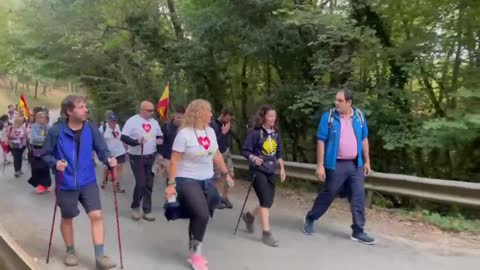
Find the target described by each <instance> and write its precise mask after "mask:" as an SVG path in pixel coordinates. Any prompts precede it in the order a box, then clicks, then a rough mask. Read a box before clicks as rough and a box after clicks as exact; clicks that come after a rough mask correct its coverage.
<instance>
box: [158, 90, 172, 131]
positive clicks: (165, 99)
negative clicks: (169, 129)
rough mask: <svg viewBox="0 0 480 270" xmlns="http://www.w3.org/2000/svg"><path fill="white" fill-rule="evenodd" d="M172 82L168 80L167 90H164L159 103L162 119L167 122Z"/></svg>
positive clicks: (159, 112)
mask: <svg viewBox="0 0 480 270" xmlns="http://www.w3.org/2000/svg"><path fill="white" fill-rule="evenodd" d="M169 88H170V82H167V85H166V86H165V90H163V94H162V97H161V98H160V100H159V101H158V103H157V112H158V114H159V115H160V119H162V121H163V122H167V120H168V104H169V101H170V91H169Z"/></svg>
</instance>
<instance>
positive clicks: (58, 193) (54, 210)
mask: <svg viewBox="0 0 480 270" xmlns="http://www.w3.org/2000/svg"><path fill="white" fill-rule="evenodd" d="M63 162H65V161H63ZM62 180H63V171H59V172H58V181H57V184H56V192H55V205H54V206H53V218H52V227H51V229H50V240H49V241H48V253H47V264H48V263H49V261H50V250H51V248H52V240H53V230H54V228H55V216H56V215H57V206H58V197H59V196H60V187H61V186H62Z"/></svg>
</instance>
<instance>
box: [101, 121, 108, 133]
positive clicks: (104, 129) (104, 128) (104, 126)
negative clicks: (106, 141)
mask: <svg viewBox="0 0 480 270" xmlns="http://www.w3.org/2000/svg"><path fill="white" fill-rule="evenodd" d="M102 129H103V134H105V131H107V124H106V123H105V122H103V124H102Z"/></svg>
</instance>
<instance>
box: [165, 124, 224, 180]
mask: <svg viewBox="0 0 480 270" xmlns="http://www.w3.org/2000/svg"><path fill="white" fill-rule="evenodd" d="M172 150H173V151H175V152H180V153H183V156H182V159H180V161H179V162H178V165H177V174H176V176H177V177H186V178H192V179H196V180H207V179H210V178H212V177H213V157H214V156H215V154H216V153H217V151H218V144H217V137H216V136H215V131H214V130H213V129H212V128H211V127H208V128H206V129H203V130H202V129H195V130H194V129H193V128H183V129H181V130H180V131H179V132H178V134H177V136H176V137H175V141H174V142H173V147H172Z"/></svg>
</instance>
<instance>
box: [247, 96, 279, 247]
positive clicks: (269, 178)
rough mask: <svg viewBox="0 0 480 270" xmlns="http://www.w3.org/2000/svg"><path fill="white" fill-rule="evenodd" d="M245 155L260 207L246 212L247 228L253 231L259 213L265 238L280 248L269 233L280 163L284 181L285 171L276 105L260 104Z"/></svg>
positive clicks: (266, 241)
mask: <svg viewBox="0 0 480 270" xmlns="http://www.w3.org/2000/svg"><path fill="white" fill-rule="evenodd" d="M242 154H243V156H244V157H246V158H247V159H248V160H250V173H251V175H252V179H253V180H252V181H253V189H254V190H255V193H256V194H257V197H258V201H259V206H258V207H257V208H255V209H254V210H253V211H251V212H247V213H245V214H244V215H243V221H244V222H245V224H246V226H247V231H248V232H250V233H253V232H254V221H255V217H256V216H260V222H261V223H262V229H263V233H262V241H263V243H265V244H266V245H268V246H271V247H277V246H278V241H277V240H276V239H275V238H274V237H273V235H272V233H271V232H270V221H269V214H270V208H271V207H272V205H273V199H274V197H275V181H276V175H275V171H276V169H277V165H278V166H280V180H281V181H282V182H283V181H285V178H286V174H285V168H284V166H283V147H282V140H281V138H280V134H279V132H278V128H277V114H276V112H275V110H274V109H273V107H271V106H269V105H264V106H262V107H260V109H259V111H258V112H257V114H256V116H255V127H254V128H253V129H251V130H250V131H249V132H248V134H247V138H246V139H245V143H244V144H243V149H242Z"/></svg>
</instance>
